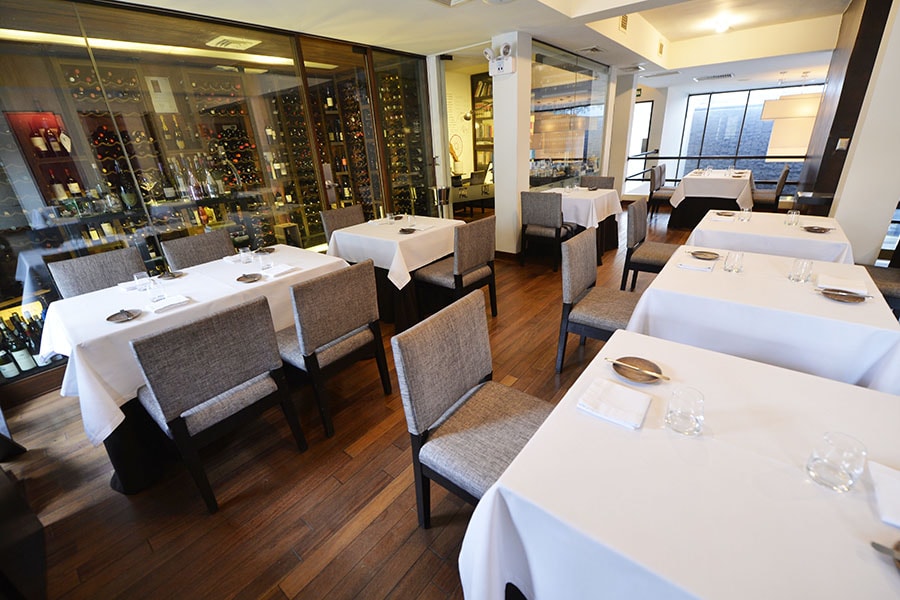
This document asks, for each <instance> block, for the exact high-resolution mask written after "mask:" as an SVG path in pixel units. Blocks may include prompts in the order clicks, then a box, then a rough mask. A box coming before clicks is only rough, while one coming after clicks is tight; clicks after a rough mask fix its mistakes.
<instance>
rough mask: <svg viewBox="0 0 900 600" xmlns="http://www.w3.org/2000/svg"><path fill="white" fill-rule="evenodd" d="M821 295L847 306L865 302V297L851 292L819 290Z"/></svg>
mask: <svg viewBox="0 0 900 600" xmlns="http://www.w3.org/2000/svg"><path fill="white" fill-rule="evenodd" d="M820 292H821V294H822V295H823V296H825V297H826V298H828V299H829V300H835V301H837V302H846V303H848V304H859V303H860V302H865V301H866V296H864V295H862V294H855V293H853V292H847V291H844V290H834V289H831V288H825V289H823V290H820Z"/></svg>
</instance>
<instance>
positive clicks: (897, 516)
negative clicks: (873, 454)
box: [869, 460, 900, 527]
mask: <svg viewBox="0 0 900 600" xmlns="http://www.w3.org/2000/svg"><path fill="white" fill-rule="evenodd" d="M869 473H871V474H872V483H874V484H875V499H876V500H877V501H878V513H879V514H880V515H881V520H882V521H884V522H885V523H887V524H888V525H893V526H894V527H900V471H897V470H896V469H892V468H890V467H886V466H884V465H882V464H879V463H876V462H872V461H871V460H870V461H869Z"/></svg>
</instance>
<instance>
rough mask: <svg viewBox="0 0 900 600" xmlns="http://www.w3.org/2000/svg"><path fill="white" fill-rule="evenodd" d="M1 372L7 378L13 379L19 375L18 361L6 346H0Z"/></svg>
mask: <svg viewBox="0 0 900 600" xmlns="http://www.w3.org/2000/svg"><path fill="white" fill-rule="evenodd" d="M0 373H2V374H3V376H4V377H6V378H7V379H12V378H13V377H17V376H18V375H19V367H17V366H16V362H15V361H14V360H13V358H12V355H10V353H9V352H7V350H6V348H0Z"/></svg>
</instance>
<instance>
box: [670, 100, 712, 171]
mask: <svg viewBox="0 0 900 600" xmlns="http://www.w3.org/2000/svg"><path fill="white" fill-rule="evenodd" d="M708 108H709V94H697V95H694V96H691V97H689V98H688V105H687V111H686V112H685V116H684V133H683V134H682V136H681V155H682V156H687V157H688V158H686V159H685V160H684V161H682V162H681V164H679V165H678V177H679V178H681V177H684V174H685V173H688V172H690V171H692V170H694V169H696V168H698V167H699V166H700V160H699V158H697V157H699V156H700V150H701V148H702V147H703V132H704V130H705V128H706V114H707V109H708ZM691 157H693V158H691Z"/></svg>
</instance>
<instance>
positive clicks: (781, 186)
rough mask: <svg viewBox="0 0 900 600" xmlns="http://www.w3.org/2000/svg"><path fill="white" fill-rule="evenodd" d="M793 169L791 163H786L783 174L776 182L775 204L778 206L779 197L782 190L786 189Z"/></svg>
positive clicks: (782, 170)
mask: <svg viewBox="0 0 900 600" xmlns="http://www.w3.org/2000/svg"><path fill="white" fill-rule="evenodd" d="M790 170H791V166H790V165H784V168H783V169H781V175H779V176H778V183H777V184H775V206H776V207H777V206H778V198H779V197H780V196H781V191H782V190H783V189H784V184H785V182H786V181H787V177H788V172H789V171H790Z"/></svg>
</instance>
